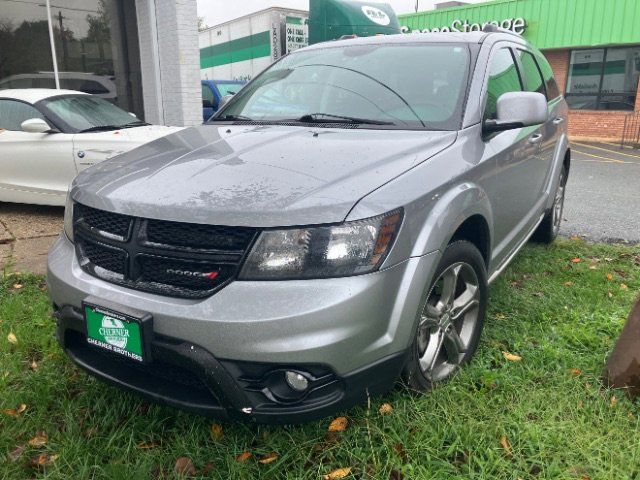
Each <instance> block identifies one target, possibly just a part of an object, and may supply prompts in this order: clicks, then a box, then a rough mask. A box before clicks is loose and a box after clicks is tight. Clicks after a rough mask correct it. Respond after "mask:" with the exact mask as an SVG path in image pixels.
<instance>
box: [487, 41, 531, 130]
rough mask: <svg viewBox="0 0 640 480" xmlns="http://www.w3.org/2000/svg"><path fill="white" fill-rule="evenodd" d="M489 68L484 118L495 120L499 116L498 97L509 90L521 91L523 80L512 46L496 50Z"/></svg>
mask: <svg viewBox="0 0 640 480" xmlns="http://www.w3.org/2000/svg"><path fill="white" fill-rule="evenodd" d="M489 68H490V70H489V83H488V85H487V103H486V105H485V108H484V119H485V120H495V119H496V118H497V117H498V109H497V104H498V98H500V96H501V95H503V94H505V93H508V92H521V91H522V81H521V80H520V74H519V73H518V68H517V67H516V62H515V59H514V58H513V54H512V53H511V49H510V48H506V47H505V48H501V49H499V50H498V51H497V52H495V54H494V55H493V58H492V59H491V65H490V67H489Z"/></svg>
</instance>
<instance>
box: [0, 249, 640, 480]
mask: <svg viewBox="0 0 640 480" xmlns="http://www.w3.org/2000/svg"><path fill="white" fill-rule="evenodd" d="M573 258H580V259H581V262H579V263H572V262H571V260H572V259H573ZM607 274H611V276H612V277H611V279H608V278H607ZM568 282H571V283H568ZM16 283H20V284H22V285H23V287H22V288H19V289H15V288H14V287H13V285H14V284H16ZM621 284H625V285H627V286H628V288H627V289H624V288H621ZM638 291H640V247H617V246H606V245H589V244H585V243H583V242H581V241H568V240H565V241H561V242H559V243H557V244H556V245H554V246H553V247H551V248H545V247H540V246H529V247H527V248H526V249H525V250H524V251H523V252H522V253H521V254H520V255H519V256H518V258H517V260H516V261H515V263H514V264H513V265H512V266H511V267H510V268H509V269H508V271H507V272H506V273H505V274H504V275H503V276H502V277H501V278H500V279H499V280H498V281H497V282H496V283H495V284H494V285H493V286H492V287H491V300H490V308H489V313H488V317H487V324H486V328H485V331H484V334H483V340H482V342H481V345H480V349H479V351H478V355H477V357H476V359H475V360H474V361H473V362H472V364H470V365H469V366H468V367H466V368H465V369H464V370H463V371H462V372H461V373H459V374H458V375H457V376H456V377H455V378H454V379H453V380H452V381H450V382H449V383H447V384H445V385H442V386H440V387H438V388H437V389H435V390H434V391H433V392H431V393H430V394H428V395H423V396H416V395H412V394H411V393H409V392H408V391H406V390H403V389H401V388H398V389H397V390H396V391H394V392H392V393H390V394H389V395H387V396H385V397H384V398H373V399H372V400H371V405H370V408H367V406H362V407H358V408H354V409H352V410H349V411H347V412H343V414H344V415H345V416H347V417H348V419H349V426H348V428H347V429H346V431H344V432H342V433H339V434H332V435H327V433H326V431H327V426H328V424H329V422H330V420H331V419H327V420H324V421H319V422H316V423H311V424H308V425H304V426H294V427H265V426H252V425H244V424H231V423H225V424H223V432H224V433H223V436H222V437H221V438H220V439H213V438H212V436H211V430H210V429H211V424H212V421H211V420H209V419H205V418H201V417H198V416H195V415H191V414H187V413H184V412H179V411H176V410H172V409H169V408H165V407H160V406H156V405H151V406H150V405H148V404H147V403H146V402H145V401H144V400H142V399H141V398H139V397H137V396H135V395H131V394H128V393H125V392H122V391H120V390H117V389H115V388H112V387H108V386H106V385H105V384H103V383H101V382H99V381H96V380H94V379H92V378H90V377H88V376H86V375H85V374H84V373H81V372H80V371H79V370H77V369H76V368H75V367H73V366H72V364H71V363H70V361H69V360H67V358H66V357H65V355H64V354H63V353H62V352H61V351H60V349H59V348H58V346H57V344H56V342H55V339H54V325H53V321H52V320H51V318H50V308H49V305H48V301H47V296H46V293H45V292H44V288H43V280H42V278H40V277H8V278H5V279H4V280H0V359H1V361H0V409H7V408H16V407H17V406H18V405H20V404H26V405H27V409H26V411H25V412H24V413H22V414H21V415H18V416H7V415H3V414H0V478H3V479H4V478H8V479H13V478H16V479H22V478H34V477H35V478H79V479H84V478H174V477H175V474H174V464H175V462H176V459H177V458H179V457H181V456H188V457H190V458H191V459H192V460H193V463H194V464H195V467H196V468H197V469H198V471H199V472H202V471H203V468H204V467H205V466H206V465H207V464H209V467H208V468H210V471H209V472H208V474H207V477H208V478H221V479H229V478H231V479H235V478H242V479H245V478H274V479H275V478H277V479H280V478H290V479H299V478H312V479H318V478H322V476H323V475H325V474H327V473H328V472H330V471H331V470H333V469H335V468H338V467H352V471H351V477H349V478H376V479H377V478H380V479H388V478H401V476H400V475H399V473H402V474H403V475H404V478H405V479H409V478H411V479H414V478H418V479H422V478H437V479H449V478H474V479H475V478H487V479H489V478H501V479H503V478H504V479H514V480H515V479H519V478H522V479H531V478H535V479H538V478H540V479H541V478H567V479H573V478H576V479H586V478H590V479H616V480H617V479H631V478H634V479H640V447H639V446H638V445H640V443H639V442H640V440H639V438H640V436H639V433H640V429H639V427H640V423H639V418H640V408H639V406H640V402H636V403H633V402H632V401H630V400H629V399H628V398H627V397H626V396H625V395H624V393H622V392H619V391H617V392H616V391H610V390H607V389H604V388H603V387H602V385H601V380H600V374H601V371H602V368H603V364H604V361H605V359H606V357H607V355H608V353H609V352H610V350H611V348H612V347H613V344H614V342H615V339H616V337H617V335H618V333H619V332H620V329H621V328H622V325H623V324H624V321H625V319H626V317H627V315H628V313H629V311H630V309H631V306H632V304H633V301H634V295H635V292H638ZM10 332H13V333H14V334H15V335H16V337H17V340H18V343H17V344H11V343H10V342H9V341H8V339H7V335H8V334H9V333H10ZM503 351H507V352H510V353H513V354H517V355H519V356H521V357H522V360H521V361H519V362H510V361H507V360H506V359H505V358H504V357H503V355H502V352H503ZM32 361H35V362H37V364H38V368H37V369H36V370H33V369H31V368H30V364H31V362H32ZM570 369H579V370H580V372H581V373H580V375H576V373H577V372H573V373H572V372H571V371H570ZM614 396H615V399H614ZM612 399H613V400H612ZM383 402H388V403H390V404H391V405H392V406H393V412H392V413H390V414H388V415H385V416H381V415H380V414H379V412H378V409H379V407H380V405H381V404H382V403H383ZM40 431H44V432H46V434H47V435H48V439H49V440H48V443H47V444H46V445H45V446H43V447H40V448H36V447H31V446H27V447H26V448H25V450H24V451H23V452H22V455H21V456H20V457H19V458H17V459H15V460H12V459H11V458H10V457H9V453H10V452H12V451H14V450H15V449H16V447H18V446H20V445H24V444H25V443H27V442H28V440H29V439H31V438H32V437H34V436H35V435H36V434H37V433H38V432H40ZM502 437H506V438H507V439H508V442H509V444H510V446H511V451H510V452H508V451H507V450H505V448H504V447H503V446H501V438H502ZM141 443H147V444H153V443H157V446H156V447H155V448H151V449H146V450H142V449H140V448H137V446H138V445H139V444H141ZM244 451H249V452H252V453H253V455H254V456H253V457H252V458H250V459H249V460H248V461H246V462H244V463H238V462H237V461H236V460H235V457H236V456H237V455H238V454H240V453H242V452H244ZM269 452H276V453H277V454H278V456H279V457H278V459H277V460H276V461H275V462H273V463H270V464H268V465H263V464H260V463H259V462H258V461H257V460H256V458H257V457H258V458H259V456H260V455H264V454H267V453H269ZM40 453H46V454H49V455H53V454H55V455H59V457H57V459H56V461H55V462H53V463H52V464H51V465H50V466H46V467H40V468H34V467H32V466H30V464H29V460H30V459H31V458H32V457H34V456H35V455H38V454H40ZM392 471H395V472H394V473H392ZM390 475H391V477H390Z"/></svg>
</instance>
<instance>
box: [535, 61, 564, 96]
mask: <svg viewBox="0 0 640 480" xmlns="http://www.w3.org/2000/svg"><path fill="white" fill-rule="evenodd" d="M536 59H537V60H538V65H539V66H540V70H541V71H542V76H543V77H544V82H545V85H546V87H547V99H549V100H553V99H555V98H558V97H559V96H560V89H559V88H558V84H557V83H556V79H555V78H554V77H553V70H552V69H551V65H549V62H548V61H547V59H546V58H545V57H544V55H542V54H536Z"/></svg>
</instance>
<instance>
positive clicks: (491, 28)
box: [482, 23, 522, 38]
mask: <svg viewBox="0 0 640 480" xmlns="http://www.w3.org/2000/svg"><path fill="white" fill-rule="evenodd" d="M482 31H483V32H484V33H507V34H509V35H515V36H516V37H518V38H522V35H518V34H517V33H515V32H514V31H512V30H507V29H506V28H502V27H498V26H497V25H494V24H493V23H487V24H486V25H485V26H484V28H483V29H482Z"/></svg>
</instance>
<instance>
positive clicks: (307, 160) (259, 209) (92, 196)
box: [72, 125, 456, 227]
mask: <svg viewBox="0 0 640 480" xmlns="http://www.w3.org/2000/svg"><path fill="white" fill-rule="evenodd" d="M455 138H456V133H455V132H426V131H400V130H364V129H329V128H304V127H296V126H292V127H287V126H215V125H203V126H200V127H193V128H189V129H186V130H182V131H180V132H177V133H174V134H172V135H169V136H166V137H163V138H159V139H157V140H155V141H153V142H150V143H147V144H145V145H142V146H140V147H138V148H136V149H134V150H131V151H129V152H127V153H125V154H123V155H120V156H118V157H115V158H112V159H110V160H107V161H105V162H102V163H100V164H97V165H95V166H94V167H92V168H89V169H87V170H85V171H84V172H83V173H81V174H80V175H79V176H78V177H77V178H76V180H75V182H74V186H73V188H72V196H73V198H74V200H75V201H78V202H80V203H83V204H85V205H89V206H92V207H94V208H100V209H104V210H109V211H115V212H119V213H123V214H128V215H134V216H139V217H146V218H155V219H163V220H174V221H183V222H193V223H206V224H219V225H237V226H241V225H242V226H255V227H275V226H291V225H309V224H320V223H335V222H341V221H343V220H344V219H345V218H346V216H347V214H348V213H349V211H350V210H351V209H352V208H353V206H354V205H355V204H356V203H357V202H358V201H359V200H360V199H361V198H362V197H364V196H366V195H367V194H368V193H370V192H371V191H373V190H375V189H376V188H378V187H380V186H381V185H384V184H385V183H387V182H389V181H390V180H392V179H393V178H395V177H397V176H398V175H401V174H402V173H404V172H406V171H407V170H409V169H410V168H412V167H414V166H415V165H417V164H419V163H421V162H423V161H425V160H427V159H428V158H430V157H431V156H433V155H435V154H436V153H438V152H440V151H442V150H443V149H445V148H447V147H448V146H449V145H451V144H452V143H453V141H454V140H455Z"/></svg>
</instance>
